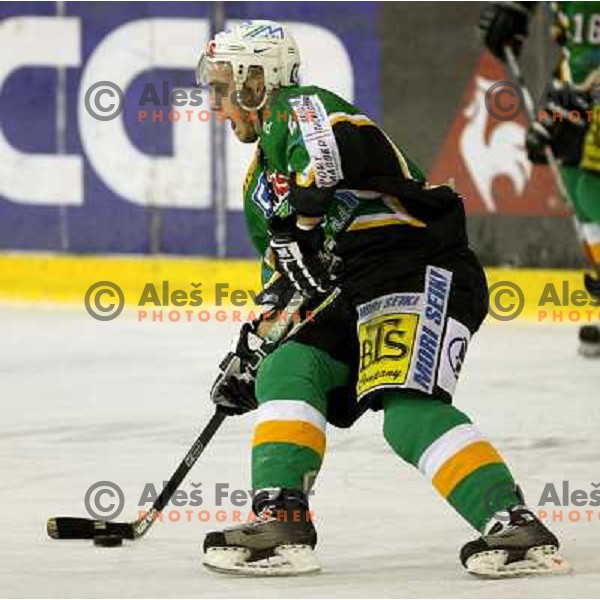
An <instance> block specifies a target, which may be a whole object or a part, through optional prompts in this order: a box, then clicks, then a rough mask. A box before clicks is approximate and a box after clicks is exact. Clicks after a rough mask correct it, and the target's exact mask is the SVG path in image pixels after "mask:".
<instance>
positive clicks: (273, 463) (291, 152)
mask: <svg viewBox="0 0 600 600" xmlns="http://www.w3.org/2000/svg"><path fill="white" fill-rule="evenodd" d="M299 67H300V56H299V52H298V48H297V46H296V43H295V41H294V39H293V37H292V36H291V34H290V32H289V31H288V30H287V29H286V28H285V27H283V26H281V25H279V24H277V23H275V22H270V21H252V22H246V23H243V24H240V25H235V26H233V27H232V28H231V29H228V30H226V31H224V32H221V33H218V34H217V35H216V36H215V37H214V38H213V39H212V40H210V41H209V43H208V45H207V47H206V51H205V53H204V54H203V56H202V57H201V59H200V62H199V64H198V79H199V81H200V82H201V83H202V84H203V85H205V86H207V87H208V88H209V90H210V97H211V105H212V108H213V109H214V110H219V111H221V113H220V118H223V117H225V118H226V119H227V120H228V121H229V122H230V124H231V127H232V129H233V131H234V132H235V135H236V136H237V138H238V139H239V140H240V141H241V142H243V143H257V142H258V144H257V150H256V155H255V158H254V161H253V163H252V165H251V166H250V169H249V172H248V175H247V177H246V181H245V191H244V195H245V198H244V202H245V211H246V216H247V222H248V227H249V231H250V235H251V237H252V239H253V241H254V243H255V245H256V247H257V249H258V251H259V252H260V254H261V255H263V256H264V265H265V277H264V282H263V291H262V292H261V295H260V298H261V301H262V303H264V305H266V306H268V307H269V310H271V311H273V310H275V309H280V308H283V307H285V306H287V303H288V301H289V299H290V297H291V296H292V295H293V294H294V293H295V292H300V293H301V294H302V296H303V298H304V299H305V300H306V306H311V307H312V308H313V309H314V319H313V320H311V321H307V322H305V324H304V326H303V327H301V328H300V329H298V332H297V334H296V335H294V336H293V337H291V338H289V339H286V341H285V342H284V343H283V344H280V345H278V346H277V347H275V349H274V350H273V349H271V351H270V352H269V351H268V344H267V342H263V341H261V340H262V338H263V337H264V335H263V334H262V333H261V328H266V329H268V327H269V326H270V323H269V319H268V318H267V317H265V318H263V319H259V320H258V322H256V323H254V324H252V325H250V324H248V325H245V326H244V327H242V330H241V332H240V335H239V338H238V340H237V343H236V346H235V351H234V352H231V353H229V354H228V355H227V356H226V358H225V359H224V361H223V362H222V363H221V367H220V369H221V371H220V373H219V375H218V377H217V379H216V381H215V383H214V385H213V388H212V392H211V395H212V399H213V401H214V402H215V403H216V404H217V405H218V406H220V407H221V409H222V410H226V411H228V412H229V413H230V414H241V413H244V412H246V411H249V410H253V409H255V408H257V411H256V412H257V422H256V427H255V430H254V436H253V441H252V488H253V489H254V490H255V497H254V502H253V511H254V513H255V514H256V515H257V516H258V517H259V518H258V520H257V521H256V522H250V523H247V524H241V525H239V526H234V527H231V528H229V529H225V530H224V531H216V532H211V533H209V534H208V535H207V536H206V538H205V541H204V552H205V553H204V558H203V560H204V564H205V565H206V566H208V567H209V568H211V569H214V570H216V571H220V572H224V573H243V574H261V575H283V574H299V573H310V572H314V571H317V570H318V569H319V565H318V563H317V560H316V557H315V554H314V553H313V548H314V547H315V544H316V541H317V534H316V530H315V527H314V523H313V519H312V513H311V512H309V508H308V499H307V492H308V491H309V490H310V489H311V487H312V485H313V483H314V480H315V477H316V476H317V473H318V471H319V468H320V466H321V462H322V460H323V455H324V453H325V428H326V424H327V423H328V422H329V423H332V424H334V425H338V426H339V425H341V426H350V425H351V423H352V421H353V420H355V419H356V418H358V417H359V416H360V415H361V414H362V413H364V412H365V411H366V410H367V409H374V410H380V409H382V410H383V415H384V417H383V435H384V437H385V439H386V441H387V442H388V444H389V445H390V446H391V447H392V449H393V450H394V452H395V453H396V454H397V455H398V456H399V457H401V458H402V459H403V460H405V461H407V462H408V463H410V464H411V465H413V466H414V467H417V468H418V469H419V470H420V471H421V472H422V473H423V474H424V475H425V476H426V477H427V478H429V479H430V480H431V482H432V484H433V486H434V488H435V489H436V490H437V491H438V492H439V494H441V496H442V497H444V498H445V499H446V501H447V502H449V503H450V504H451V506H452V507H453V508H454V509H455V510H456V511H457V512H458V513H459V514H460V515H461V516H462V517H463V518H464V519H466V521H467V522H468V523H470V524H471V525H472V526H473V527H474V528H475V530H477V531H478V532H480V533H481V537H479V538H478V539H477V540H475V541H472V542H469V543H468V544H466V545H465V546H464V547H463V549H462V551H461V560H462V563H463V565H464V566H465V567H466V568H467V569H468V570H469V571H470V572H471V573H474V574H477V575H482V576H489V577H505V576H512V575H523V574H529V573H550V572H555V571H556V570H559V569H560V568H561V566H562V564H563V562H562V559H561V558H560V557H559V556H558V554H557V550H558V546H559V543H558V540H557V538H556V537H555V536H554V535H553V534H552V533H551V532H550V531H548V529H547V528H546V527H545V526H544V525H543V524H542V523H541V522H540V521H539V520H538V519H537V518H536V516H535V515H534V514H533V512H532V511H531V510H529V509H528V508H527V507H526V506H525V505H524V504H523V498H522V497H521V495H520V493H519V491H518V488H517V486H516V485H515V482H514V479H513V477H512V475H511V473H510V471H509V469H508V467H507V465H506V464H505V462H504V460H503V459H502V457H501V456H500V455H499V453H498V452H497V450H496V449H495V448H494V447H493V446H492V444H491V443H490V442H489V441H488V440H487V439H486V437H485V436H484V435H483V434H482V433H481V431H480V430H479V429H478V428H477V427H476V426H475V425H474V424H473V423H472V422H471V420H470V419H469V417H468V416H467V415H465V414H464V413H463V412H461V411H460V410H458V409H457V408H455V407H454V406H453V405H452V396H453V393H454V388H455V386H456V383H457V379H458V376H459V372H460V369H461V366H462V364H463V361H464V360H465V353H466V351H467V347H468V345H469V341H470V339H471V337H472V336H473V334H474V333H475V332H476V331H477V329H478V328H479V326H480V324H481V322H482V321H483V319H484V317H485V315H486V312H487V286H486V280H485V275H484V273H483V270H482V268H481V266H480V264H479V262H478V260H477V258H476V257H475V255H474V254H473V252H472V251H471V250H470V249H469V246H468V241H467V235H466V232H465V215H464V210H463V203H462V201H461V198H460V196H459V195H458V194H456V193H455V192H454V191H453V190H452V189H451V188H450V187H448V186H445V185H442V186H437V187H435V186H431V185H429V184H428V183H427V182H426V181H425V179H424V177H423V174H422V173H421V171H420V170H419V169H418V168H417V167H416V166H415V165H414V164H413V163H412V161H411V160H410V159H409V158H408V157H407V155H406V154H405V153H404V151H401V150H400V149H398V148H397V147H396V146H395V145H394V143H393V142H392V141H391V140H390V139H389V138H388V137H387V135H386V134H385V133H384V132H383V131H382V130H381V129H380V128H379V127H378V126H377V125H376V123H374V122H373V121H372V120H371V119H369V117H368V116H366V115H365V114H363V113H362V112H361V111H360V110H359V109H358V108H357V107H355V106H353V105H351V104H349V103H348V102H346V101H344V100H343V99H341V98H340V97H338V96H336V95H335V94H333V93H331V92H329V91H327V90H325V89H322V88H319V87H314V86H310V85H306V86H305V85H302V86H301V85H299V82H298V71H299ZM232 90H233V91H235V92H236V93H235V94H232ZM340 265H341V266H340ZM324 299H325V300H324ZM263 331H264V329H263ZM265 355H266V356H265ZM263 357H264V358H263ZM484 401H485V399H484V398H482V402H484ZM491 496H493V498H492V497H491ZM370 501H371V502H376V499H370ZM345 507H346V508H348V509H349V506H348V499H347V498H346V497H342V494H340V510H344V508H345ZM365 527H367V525H365ZM398 539H399V540H402V534H401V525H399V531H398ZM399 543H402V542H401V541H399ZM411 543H413V544H414V543H418V541H417V540H414V541H412V542H411Z"/></svg>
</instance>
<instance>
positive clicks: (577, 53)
mask: <svg viewBox="0 0 600 600" xmlns="http://www.w3.org/2000/svg"><path fill="white" fill-rule="evenodd" d="M559 4H560V7H561V9H562V11H563V12H564V13H565V15H566V16H567V17H568V19H569V33H570V35H569V40H568V42H567V47H568V48H569V52H570V61H569V62H570V66H571V71H572V74H573V81H574V82H575V83H583V81H584V80H585V78H586V77H587V76H588V75H589V74H590V73H591V72H592V71H593V70H595V69H597V68H598V67H600V2H560V3H559Z"/></svg>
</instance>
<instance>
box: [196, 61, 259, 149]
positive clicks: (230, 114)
mask: <svg viewBox="0 0 600 600" xmlns="http://www.w3.org/2000/svg"><path fill="white" fill-rule="evenodd" d="M207 84H208V89H209V93H210V108H211V110H213V111H219V112H220V113H221V116H220V120H221V119H223V120H226V121H229V122H230V123H231V129H232V130H233V133H235V135H236V137H237V138H238V140H240V141H241V142H243V143H245V144H251V143H253V142H255V141H256V140H257V139H258V135H257V133H256V130H255V129H254V125H253V123H252V121H251V120H250V119H249V118H248V113H247V112H246V111H245V110H243V109H241V108H240V107H239V106H237V105H236V104H234V103H233V102H232V98H235V95H234V94H233V92H234V90H235V86H234V83H233V74H232V71H231V66H230V65H227V64H216V65H212V66H210V67H209V69H208V74H207Z"/></svg>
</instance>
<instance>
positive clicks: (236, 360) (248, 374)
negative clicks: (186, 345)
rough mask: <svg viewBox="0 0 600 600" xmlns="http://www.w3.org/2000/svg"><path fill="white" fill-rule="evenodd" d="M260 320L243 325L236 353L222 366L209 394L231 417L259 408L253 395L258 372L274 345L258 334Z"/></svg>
mask: <svg viewBox="0 0 600 600" xmlns="http://www.w3.org/2000/svg"><path fill="white" fill-rule="evenodd" d="M259 323H260V320H257V321H253V322H252V323H244V325H242V328H241V330H240V333H239V336H238V338H237V341H236V342H235V349H234V350H233V351H232V352H229V353H228V354H227V356H226V357H225V358H224V359H223V360H222V361H221V364H220V365H219V370H220V373H219V374H218V376H217V379H216V380H215V382H214V383H213V386H212V389H211V390H210V397H211V399H212V401H213V402H214V403H215V404H216V405H217V406H219V407H220V408H221V409H222V410H223V412H225V413H226V414H228V415H242V414H244V413H246V412H249V411H251V410H254V409H255V408H257V407H258V402H257V400H256V395H255V393H254V381H255V378H256V372H257V370H258V367H259V365H260V363H261V361H262V359H263V358H264V357H265V356H266V355H267V353H268V352H269V350H270V349H271V348H270V346H271V342H268V341H267V340H264V339H263V338H261V337H260V336H259V335H258V334H257V333H256V331H257V328H258V325H259Z"/></svg>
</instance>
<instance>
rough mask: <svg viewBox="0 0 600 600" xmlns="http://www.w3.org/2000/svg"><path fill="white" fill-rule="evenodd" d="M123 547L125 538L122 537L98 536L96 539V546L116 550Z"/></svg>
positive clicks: (111, 535)
mask: <svg viewBox="0 0 600 600" xmlns="http://www.w3.org/2000/svg"><path fill="white" fill-rule="evenodd" d="M122 545H123V538H122V537H121V536H120V535H114V534H110V535H97V536H96V537H95V538H94V546H102V547H103V548H116V547H117V546H122Z"/></svg>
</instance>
